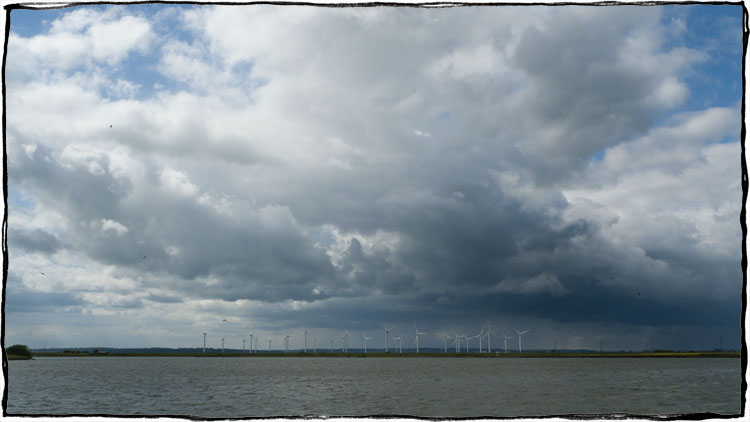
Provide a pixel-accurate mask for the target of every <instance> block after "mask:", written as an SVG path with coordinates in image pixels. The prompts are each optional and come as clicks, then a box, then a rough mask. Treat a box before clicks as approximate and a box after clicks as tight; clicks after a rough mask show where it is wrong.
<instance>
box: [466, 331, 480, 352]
mask: <svg viewBox="0 0 750 422" xmlns="http://www.w3.org/2000/svg"><path fill="white" fill-rule="evenodd" d="M475 338H479V335H476V336H471V337H466V353H469V351H470V350H471V348H470V347H469V340H473V339H475Z"/></svg>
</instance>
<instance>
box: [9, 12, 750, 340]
mask: <svg viewBox="0 0 750 422" xmlns="http://www.w3.org/2000/svg"><path fill="white" fill-rule="evenodd" d="M184 16H185V17H184V20H183V22H184V23H186V24H188V25H189V26H188V28H190V29H191V30H192V31H193V33H192V36H193V38H192V40H184V41H180V42H176V41H175V40H162V41H161V42H158V41H156V40H155V39H152V38H149V39H150V41H149V44H148V45H149V46H150V48H152V49H154V50H155V51H160V52H161V53H162V57H161V59H160V61H159V63H158V64H155V66H156V68H157V69H158V70H159V71H160V72H162V75H163V76H165V77H168V78H172V79H175V80H179V81H180V83H181V84H187V85H188V86H189V87H190V89H191V91H192V93H188V92H169V91H166V90H165V91H163V92H161V93H160V94H159V95H158V96H156V97H154V98H149V99H144V100H128V101H121V102H117V101H102V104H101V107H104V108H105V109H106V110H107V111H108V112H110V113H112V115H111V116H107V120H101V122H102V128H104V127H106V126H108V124H109V121H110V120H111V121H114V122H115V126H116V127H114V128H113V129H112V130H110V131H109V132H107V131H106V130H104V129H102V128H97V129H96V130H79V131H78V132H72V133H71V132H65V131H68V130H72V129H69V127H75V126H76V125H77V124H79V125H82V126H86V125H87V124H90V122H91V117H90V116H87V117H83V116H85V115H72V114H71V115H67V116H66V119H68V120H69V121H70V122H71V124H70V125H69V127H67V126H66V127H62V126H61V129H60V130H61V131H63V132H65V137H64V138H70V139H76V136H80V138H79V139H80V140H78V141H72V142H73V144H75V143H76V142H81V143H84V144H85V145H91V146H93V147H94V149H93V150H95V151H98V152H97V153H96V154H94V155H85V154H81V153H76V151H74V150H71V149H70V148H66V147H67V145H66V144H65V143H64V142H63V141H61V140H59V139H57V138H55V137H52V136H48V137H45V136H44V134H43V132H42V134H41V135H40V133H39V131H43V130H44V129H40V128H38V125H39V122H40V121H41V120H38V119H42V118H44V113H45V112H44V111H43V112H42V113H41V114H40V115H38V117H34V116H35V115H34V114H33V110H32V109H25V108H23V102H22V101H21V98H22V97H23V96H24V95H25V94H26V95H29V96H30V97H32V96H33V94H34V93H35V92H38V91H35V90H34V87H33V86H31V85H23V84H19V85H18V86H17V87H16V88H14V89H13V90H11V91H10V98H9V103H10V104H12V105H13V104H15V105H16V107H17V108H16V111H14V112H12V113H11V117H13V119H11V123H10V124H9V129H8V130H9V134H10V135H11V136H12V138H13V143H12V144H10V145H9V149H11V151H10V152H9V154H10V155H9V157H10V158H9V162H8V166H9V177H10V182H9V183H10V184H11V185H13V186H14V189H18V190H20V191H23V192H24V193H25V194H28V195H32V196H33V197H34V198H35V199H36V201H37V204H38V205H37V207H38V208H37V209H36V211H34V212H36V213H39V214H41V212H42V211H43V210H50V209H55V210H58V211H59V212H60V213H61V214H62V215H64V217H65V219H66V224H65V225H64V227H60V228H59V229H60V230H61V232H60V234H59V235H52V234H50V233H49V232H48V231H46V230H45V229H42V228H39V227H36V226H34V224H32V223H27V224H28V227H26V226H24V227H18V228H17V229H13V230H12V231H11V232H10V243H11V247H15V248H19V249H23V250H24V251H25V252H26V253H28V254H41V255H47V256H55V254H56V253H57V254H59V253H60V251H63V250H68V251H75V252H80V253H82V254H83V256H85V257H86V259H89V260H92V261H93V262H96V263H98V264H101V265H107V266H114V268H115V269H116V270H115V273H116V275H117V276H118V277H124V278H132V279H139V280H141V281H140V282H141V283H142V286H143V288H146V289H155V288H159V289H163V290H166V291H168V292H169V293H168V294H165V293H164V292H163V291H162V292H159V293H153V292H152V293H150V296H143V298H146V299H148V300H149V301H151V302H155V303H159V304H167V305H168V304H181V303H182V302H183V299H186V298H194V299H199V298H215V299H221V300H224V301H230V302H234V301H238V300H257V301H261V302H272V303H278V302H284V301H289V300H294V301H302V302H306V303H307V307H304V308H302V309H297V310H294V309H288V308H279V309H277V310H276V311H275V312H272V313H270V315H272V316H275V317H278V318H279V319H280V320H286V321H289V322H288V323H289V325H295V324H297V325H298V324H299V323H300V322H301V321H303V320H304V321H308V322H312V321H315V322H316V323H318V324H321V326H327V327H336V326H339V325H342V324H346V321H359V323H360V324H361V325H362V326H369V325H372V324H374V323H373V322H372V321H375V320H383V319H385V318H386V317H388V318H390V317H393V318H398V317H403V318H410V319H412V320H420V321H421V320H422V319H425V320H426V319H430V318H432V319H435V318H437V319H440V318H443V317H444V316H445V313H446V312H447V313H449V314H450V315H452V316H454V317H456V318H464V319H466V320H468V319H470V318H475V317H476V318H486V317H501V316H502V317H508V316H518V317H537V318H548V319H550V320H555V321H576V322H589V321H598V322H613V321H617V322H622V323H632V324H636V325H661V324H665V325H673V324H674V325H676V324H680V323H681V322H684V323H700V321H701V318H704V317H705V318H706V321H711V322H713V323H717V324H724V325H726V324H729V325H733V324H735V323H736V322H735V321H734V320H733V319H732V316H733V315H734V312H736V311H737V309H738V308H737V307H736V305H737V303H736V300H735V298H736V294H739V291H740V290H739V286H740V283H739V280H741V274H740V271H739V270H740V267H739V259H738V257H737V256H733V255H731V254H730V255H727V254H724V253H719V254H718V255H711V254H709V253H707V252H706V248H705V244H706V242H708V243H710V242H709V241H710V239H706V238H705V237H704V235H705V230H704V229H703V228H702V227H699V225H700V224H699V223H700V222H699V221H697V220H696V219H684V220H681V221H680V224H675V225H673V226H670V225H668V224H666V223H665V224H663V225H661V226H660V227H659V228H658V230H657V231H655V232H654V233H652V236H651V237H645V236H644V237H640V238H631V239H628V241H627V242H624V243H623V242H621V241H619V240H618V239H619V237H618V236H620V235H619V232H618V231H617V230H619V229H618V227H620V226H618V225H620V224H624V223H628V222H629V221H630V220H627V216H625V217H618V216H617V215H614V214H612V209H611V208H608V206H609V204H594V203H593V202H592V200H590V199H589V200H588V202H586V201H582V200H579V201H578V202H575V204H572V203H571V199H570V198H572V196H571V195H570V193H569V192H570V191H579V190H581V189H591V190H592V191H591V192H584V193H585V194H586V195H589V196H590V197H592V198H593V197H594V196H591V195H596V194H598V193H601V192H603V191H605V190H606V186H604V187H602V186H603V185H606V183H605V182H604V181H611V183H620V182H622V181H623V180H629V179H628V177H631V176H633V175H637V174H638V173H635V172H631V169H630V168H629V167H628V164H625V165H624V166H623V165H620V166H619V167H618V162H617V155H616V154H618V153H620V152H618V151H619V150H618V149H617V148H619V146H618V145H631V144H632V145H636V147H634V148H631V149H628V150H627V151H626V153H628V154H632V155H633V156H632V160H631V161H632V163H633V164H634V165H636V166H637V165H641V167H640V169H641V170H642V171H656V172H657V173H658V177H667V176H669V175H670V174H673V173H674V172H675V171H676V172H677V173H679V172H688V171H689V170H690V169H692V168H695V167H696V164H695V162H694V161H692V160H685V159H680V158H679V157H677V158H675V159H670V158H665V160H666V161H664V162H661V163H659V162H656V163H651V164H649V163H645V162H644V161H643V157H647V156H649V155H651V154H653V153H654V152H658V151H659V150H660V149H659V148H661V146H663V145H664V144H661V146H660V145H655V144H654V143H653V142H651V143H649V140H648V136H646V138H644V132H647V131H648V130H649V129H650V128H651V127H652V125H653V123H654V121H656V120H657V119H658V118H660V117H661V116H663V115H664V114H665V113H667V112H669V111H670V110H672V109H673V108H674V107H675V106H676V105H678V104H679V103H680V102H681V101H682V100H683V99H684V97H685V96H686V95H687V94H686V92H687V91H686V90H687V88H686V87H685V86H684V85H682V84H681V83H680V78H681V74H682V73H683V72H686V71H687V70H688V69H690V66H691V65H692V64H694V63H697V62H698V61H700V60H702V59H703V56H702V54H701V53H700V52H696V51H690V50H688V49H685V48H667V47H665V46H664V45H662V43H661V42H662V40H663V38H664V37H666V36H667V35H668V34H667V31H669V29H668V28H666V27H664V26H663V25H662V24H661V21H660V13H659V9H656V8H637V7H632V8H631V7H617V8H556V9H555V10H554V12H550V11H547V10H542V9H533V8H523V10H521V9H511V8H489V9H481V10H480V9H475V8H457V9H445V10H406V9H389V8H386V9H366V10H352V9H344V10H329V9H315V8H310V9H309V10H308V9H305V10H301V9H298V8H280V7H242V8H236V9H235V8H231V9H230V8H225V9H222V8H205V9H204V8H200V9H192V10H188V11H187V12H186V13H185V15H184ZM138 22H141V21H140V20H138ZM241 24H242V25H241ZM152 25H155V23H152ZM282 28H283V30H282ZM143 33H148V34H151V32H150V30H147V29H143ZM258 34H262V36H260V35H258ZM342 34H346V36H343V35H342ZM18 40H20V38H19V37H16V38H15V42H14V39H11V43H10V47H9V48H10V55H9V57H11V58H13V57H20V52H22V51H24V48H27V46H28V45H30V44H29V41H24V42H20V41H18ZM159 48H160V50H159ZM14 49H18V50H17V51H19V52H18V53H14V52H15V51H16V50H14ZM139 51H141V52H142V51H143V50H142V49H141V50H139ZM118 57H119V59H122V57H121V56H118ZM113 60H115V59H113ZM122 60H124V59H122ZM105 61H106V60H105ZM196 63H197V64H200V66H197V65H196V66H193V64H196ZM10 65H11V66H13V65H14V63H13V62H12V61H11V62H10ZM191 72H192V73H191ZM207 75H212V76H214V77H207ZM48 82H49V83H50V84H52V82H51V81H48ZM41 83H44V81H42V82H41ZM235 83H239V84H240V86H238V88H237V89H236V90H233V89H232V86H233V84H235ZM50 89H54V85H53V84H52V85H50ZM196 93H197V94H196ZM35 99H37V98H36V97H32V98H29V99H28V100H26V101H28V102H29V103H31V104H35V103H34V101H35ZM238 101H240V102H241V103H238ZM242 101H244V103H242ZM101 107H100V108H101ZM49 113H51V114H53V113H54V114H60V113H64V110H61V109H57V110H53V111H50V112H49ZM196 116H200V118H198V117H196ZM717 116H718V115H717ZM721 116H724V115H721ZM721 116H720V117H721ZM722 119H723V120H722ZM722 119H719V120H718V121H720V122H721V123H720V124H717V125H715V126H712V127H709V129H707V130H705V131H704V132H700V135H699V136H697V137H696V138H695V140H694V142H693V146H692V147H690V148H691V149H689V151H690V154H693V155H691V156H704V155H706V154H713V153H714V152H712V151H718V152H716V154H725V152H723V151H724V150H723V149H721V148H720V147H717V148H714V149H711V148H710V147H709V146H708V145H709V144H710V143H711V142H713V141H714V140H715V139H714V138H715V137H716V136H718V137H719V138H723V137H724V136H725V135H728V136H732V137H734V138H737V137H738V136H739V133H738V132H737V122H735V121H734V120H733V119H731V118H724V117H722ZM675 124H676V125H677V126H676V127H677V128H678V129H679V128H680V127H681V126H680V124H681V123H680V122H677V123H675ZM678 129H675V130H678ZM649 133H652V135H653V134H654V133H655V132H649ZM657 135H658V133H657ZM654 136H656V135H654ZM639 142H640V143H639ZM25 145H34V147H33V149H26V150H25V149H24V148H26V147H25ZM638 145H640V146H638ZM670 145H671V144H670ZM674 145H675V148H678V146H680V147H681V145H682V144H679V140H678V139H675V144H674ZM117 148H119V149H117ZM607 148H610V149H608V150H607V154H606V155H605V156H604V158H603V159H602V160H601V161H592V155H593V154H595V153H597V152H600V151H602V150H604V149H607ZM639 148H640V149H639ZM666 148H667V149H668V151H669V150H670V149H669V148H671V147H670V146H669V145H668V146H667V147H666ZM721 157H723V155H721ZM706 160H707V161H706V162H709V161H710V162H711V163H716V160H718V158H711V159H708V158H707V159H706ZM711 160H713V161H711ZM644 163H645V164H644ZM662 169H665V170H664V171H662ZM670 169H674V171H672V170H670ZM670 172H671V173H670ZM731 187H732V189H729V190H727V191H726V192H722V193H720V196H721V198H720V200H721V201H722V203H723V201H724V200H725V198H726V197H732V195H735V194H737V191H735V190H733V189H734V188H735V186H734V185H731ZM697 188H698V189H700V188H702V187H697ZM581 195H583V196H585V195H584V194H581ZM700 195H703V194H700ZM597 198H598V197H596V198H595V199H597ZM678 200H679V201H680V202H679V204H676V205H675V207H676V208H677V209H678V210H679V209H681V207H684V209H685V210H688V212H691V210H692V208H691V206H692V205H691V204H690V203H689V200H688V199H685V198H678ZM602 201H603V200H602ZM633 201H638V198H633ZM648 201H649V203H648V204H647V206H645V208H644V209H647V210H653V209H659V207H658V204H656V205H655V203H654V202H653V201H652V199H651V198H649V199H648ZM735 204H736V202H735ZM597 209H599V210H602V211H601V212H602V213H604V215H605V217H604V218H599V217H597V214H596V212H598V211H596V210H597ZM574 211H575V212H574ZM735 211H736V210H734V209H733V208H731V207H730V209H728V210H727V209H724V212H726V215H727V216H728V217H727V218H729V220H728V221H726V222H722V223H721V224H722V225H723V224H733V223H731V218H730V217H732V216H733V215H734V214H733V213H734V212H735ZM29 212H32V211H29ZM661 212H663V213H667V214H669V212H670V211H669V209H668V208H663V209H662V211H661ZM32 213H33V212H32ZM576 213H577V214H576ZM714 215H716V214H714ZM623 219H625V221H624V222H623ZM710 220H711V221H715V219H714V217H711V218H710ZM666 221H667V219H665V222H666ZM636 223H637V222H636ZM706 224H708V223H706ZM712 224H713V223H712ZM717 224H718V223H717ZM47 230H48V229H47ZM729 232H730V233H731V229H730V230H729ZM728 236H730V237H731V236H732V235H731V234H730V235H728ZM731 239H732V240H736V241H737V242H739V240H738V236H737V235H736V232H735V235H734V237H731ZM737 244H738V245H739V243H737ZM737 250H738V249H737ZM144 257H145V258H144ZM19 272H20V271H19ZM712 285H715V286H717V287H716V289H717V290H719V291H721V294H716V295H715V296H712V295H706V292H708V291H710V290H712V289H713V288H712V287H711V286H712ZM61 294H62V295H65V293H61ZM675 298H678V299H675ZM53 299H54V300H58V299H59V300H62V299H64V298H63V297H60V298H58V297H54V298H51V299H50V300H53ZM381 299H383V300H384V301H388V302H392V303H395V304H396V305H383V304H382V303H383V302H381V301H380V300H381ZM39 300H42V299H39ZM75 303H79V302H75ZM75 303H74V302H70V303H69V304H75ZM142 303H143V301H142V300H140V299H139V300H138V304H139V305H140V304H142ZM318 305H320V307H318ZM700 305H705V306H704V307H702V310H700V311H696V308H701V306H700ZM394 307H395V308H394ZM726 309H728V311H727V310H726ZM719 310H722V311H719ZM717 315H718V316H717ZM265 318H270V317H268V316H266V317H265Z"/></svg>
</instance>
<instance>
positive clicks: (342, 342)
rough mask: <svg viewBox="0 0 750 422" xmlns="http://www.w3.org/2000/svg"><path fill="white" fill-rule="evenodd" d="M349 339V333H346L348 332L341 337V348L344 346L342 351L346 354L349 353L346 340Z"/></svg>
mask: <svg viewBox="0 0 750 422" xmlns="http://www.w3.org/2000/svg"><path fill="white" fill-rule="evenodd" d="M347 337H349V334H347V332H346V331H344V334H342V335H341V346H342V347H341V350H342V351H343V352H344V353H347V352H348V351H349V350H348V348H347V347H346V340H347Z"/></svg>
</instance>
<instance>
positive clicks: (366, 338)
mask: <svg viewBox="0 0 750 422" xmlns="http://www.w3.org/2000/svg"><path fill="white" fill-rule="evenodd" d="M362 337H363V338H364V339H365V354H367V340H370V337H367V336H366V335H364V334H362Z"/></svg>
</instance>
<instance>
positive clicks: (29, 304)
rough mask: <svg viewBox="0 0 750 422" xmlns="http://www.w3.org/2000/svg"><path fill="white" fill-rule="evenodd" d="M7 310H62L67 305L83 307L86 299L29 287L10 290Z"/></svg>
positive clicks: (45, 311)
mask: <svg viewBox="0 0 750 422" xmlns="http://www.w3.org/2000/svg"><path fill="white" fill-rule="evenodd" d="M6 303H7V305H6V308H5V310H6V312H8V313H19V312H44V313H55V312H60V311H61V310H62V309H63V308H66V307H81V306H83V305H84V304H85V302H84V300H83V299H81V298H80V297H78V296H77V295H74V294H71V293H57V292H39V291H34V290H29V289H21V290H14V291H8V292H7V294H6Z"/></svg>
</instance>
